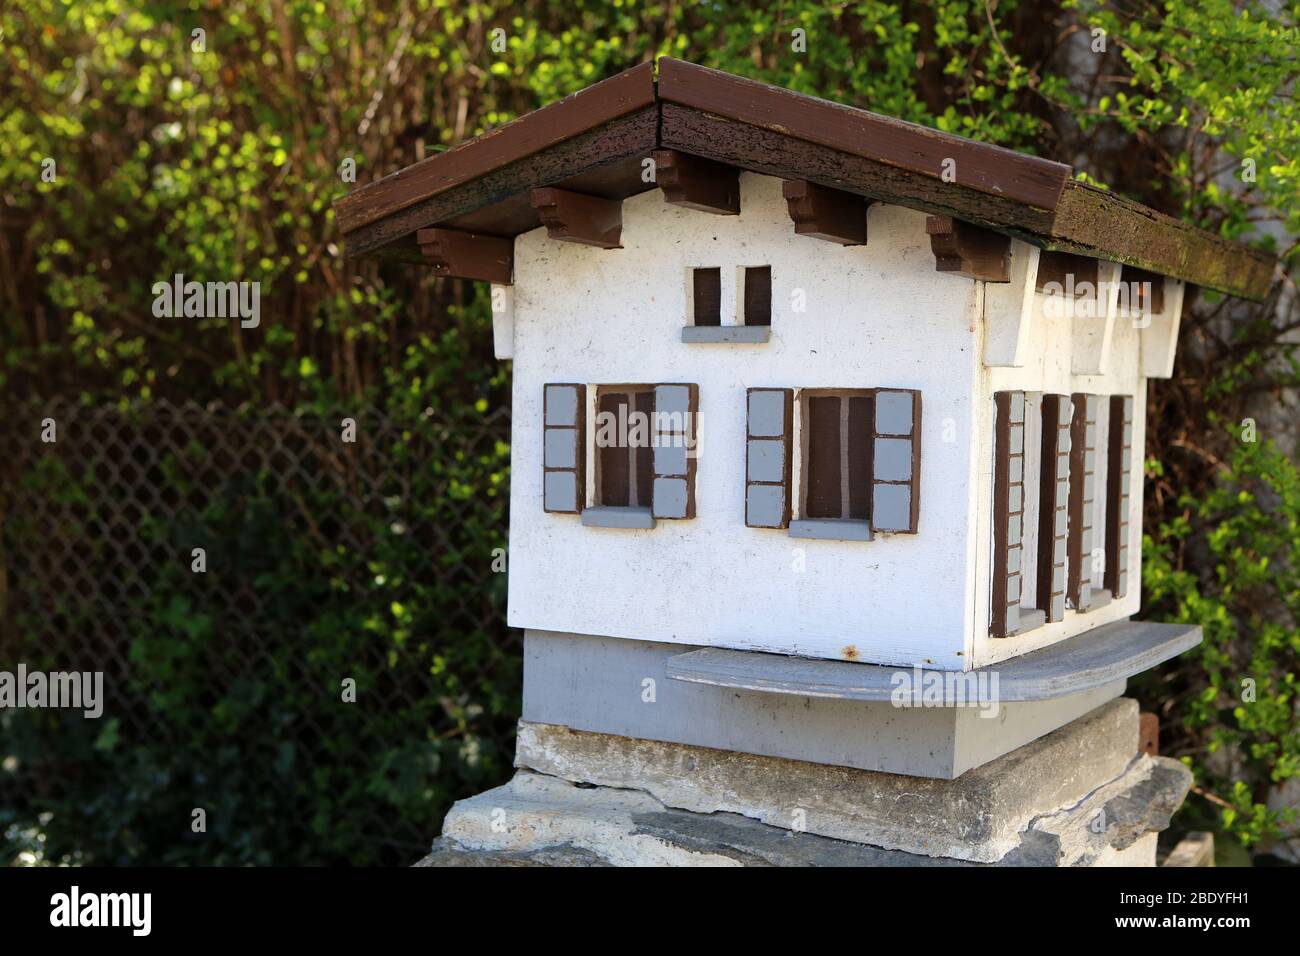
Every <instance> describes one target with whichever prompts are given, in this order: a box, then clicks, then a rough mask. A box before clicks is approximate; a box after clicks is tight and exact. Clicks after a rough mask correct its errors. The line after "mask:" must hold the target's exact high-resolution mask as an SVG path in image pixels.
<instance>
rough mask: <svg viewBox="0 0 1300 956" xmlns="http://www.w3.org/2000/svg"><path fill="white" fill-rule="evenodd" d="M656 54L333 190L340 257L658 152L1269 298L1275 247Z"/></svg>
mask: <svg viewBox="0 0 1300 956" xmlns="http://www.w3.org/2000/svg"><path fill="white" fill-rule="evenodd" d="M655 66H656V64H653V63H643V64H641V65H640V66H636V67H633V68H632V69H630V70H627V71H625V72H623V73H620V74H618V75H617V76H614V77H611V78H610V79H608V80H604V81H602V82H600V83H596V84H595V85H593V86H590V87H587V88H586V89H584V90H582V91H580V92H578V93H575V94H573V95H572V96H570V97H567V98H566V99H563V100H560V101H559V102H557V103H552V104H550V105H549V106H546V107H543V108H542V109H539V110H537V111H536V112H533V113H529V114H527V115H525V116H522V117H520V118H519V119H517V120H515V121H514V122H512V123H509V124H507V125H506V126H503V127H501V128H500V129H496V130H493V131H492V132H489V133H485V134H484V135H482V136H479V137H478V138H476V139H473V140H470V141H468V142H466V143H464V144H462V145H460V146H457V147H455V148H454V149H451V150H448V151H447V152H444V153H439V154H437V155H435V156H431V157H429V158H427V159H424V160H421V161H420V162H418V163H415V164H414V165H412V166H408V167H407V168H406V169H403V170H400V171H398V172H396V173H394V174H393V175H391V176H386V177H385V178H383V179H381V180H379V181H377V182H374V183H371V184H369V185H367V186H363V187H361V188H359V189H356V190H354V191H353V192H351V193H349V194H348V195H346V196H343V197H341V198H340V199H338V200H336V201H335V203H334V210H335V215H336V216H337V218H338V221H339V226H340V228H341V229H342V231H343V236H344V245H345V249H346V253H347V254H348V255H350V256H383V257H391V258H397V259H403V260H408V261H411V262H422V261H424V260H423V258H422V257H421V255H420V252H419V249H418V246H417V244H416V241H415V233H416V231H417V230H419V229H421V228H425V227H428V226H433V225H438V226H444V227H447V228H452V229H461V230H466V231H473V232H478V233H483V234H487V235H494V236H506V237H513V236H516V235H519V234H520V233H522V232H527V231H528V230H531V229H535V228H537V227H538V226H539V225H540V220H539V218H538V213H537V210H536V209H534V208H533V206H532V205H531V203H530V202H529V198H528V193H529V190H530V189H532V188H533V187H536V186H559V187H561V188H564V189H570V190H573V191H574V192H580V193H587V194H591V195H596V196H601V197H603V198H606V199H626V198H627V197H628V196H631V195H634V194H636V193H639V192H644V191H645V190H647V189H651V188H653V186H654V184H653V183H647V182H645V181H644V177H643V176H642V162H643V160H644V159H645V158H647V157H648V156H649V155H650V152H651V150H654V149H675V150H678V151H680V152H684V153H692V154H695V155H697V156H703V157H705V158H707V159H712V160H716V161H718V162H722V163H726V164H729V165H732V166H736V167H738V168H740V169H746V170H750V171H753V172H758V173H765V174H768V175H772V176H779V177H782V178H784V179H805V180H810V181H812V182H816V183H820V184H821V185H823V186H830V187H833V188H836V189H840V190H844V191H846V192H851V193H857V194H860V195H863V196H867V197H870V198H872V199H878V200H881V201H884V202H888V203H894V204H897V205H901V206H909V207H911V208H914V209H920V210H923V211H925V212H929V213H933V214H937V215H945V216H953V217H955V218H958V219H962V220H965V221H967V222H972V223H976V224H978V225H981V226H985V227H987V228H990V229H993V230H995V231H997V232H1001V233H1004V234H1007V235H1012V236H1015V237H1017V238H1020V239H1023V240H1025V241H1027V242H1031V243H1033V244H1034V245H1037V246H1041V247H1042V248H1044V249H1049V250H1057V251H1062V252H1071V253H1076V254H1080V255H1086V256H1092V257H1095V258H1099V259H1108V260H1112V261H1116V262H1123V263H1125V264H1127V265H1131V266H1136V267H1138V268H1142V269H1148V270H1150V271H1152V272H1157V273H1160V274H1162V275H1168V276H1173V277H1175V278H1179V279H1184V280H1186V281H1188V282H1193V283H1196V284H1197V285H1202V286H1206V287H1209V288H1212V289H1217V290H1219V291H1221V292H1226V293H1230V294H1233V295H1239V296H1243V297H1245V298H1249V299H1261V298H1263V297H1264V296H1265V294H1266V293H1267V291H1268V287H1269V284H1270V282H1271V281H1272V278H1273V271H1274V260H1273V259H1272V258H1271V257H1270V256H1268V255H1266V254H1264V253H1262V252H1258V251H1255V250H1252V249H1249V248H1247V247H1245V246H1242V245H1240V244H1238V243H1234V242H1231V241H1229V240H1226V239H1223V238H1221V237H1219V236H1216V235H1214V234H1212V233H1209V232H1206V231H1204V230H1202V229H1197V228H1195V227H1193V226H1191V225H1188V224H1187V223H1184V222H1182V221H1181V220H1178V219H1174V218H1172V217H1170V216H1166V215H1164V214H1163V213H1159V212H1156V211H1155V210H1154V209H1149V208H1147V207H1145V206H1142V205H1140V204H1139V203H1135V202H1132V201H1130V200H1128V199H1125V198H1124V197H1122V196H1118V195H1116V194H1114V193H1109V192H1106V191H1104V190H1100V189H1096V188H1095V187H1092V186H1088V185H1085V184H1084V183H1081V182H1079V181H1077V180H1075V179H1073V178H1072V176H1073V171H1072V170H1071V168H1070V167H1069V166H1066V165H1063V164H1061V163H1056V162H1052V161H1050V160H1046V159H1040V158H1038V157H1035V156H1026V155H1024V154H1022V153H1017V152H1014V151H1012V150H1008V149H1003V148H1002V147H999V146H990V145H988V144H986V143H979V142H976V141H974V140H970V139H966V138H965V137H962V136H956V135H953V134H951V133H942V132H939V131H937V130H933V129H930V128H928V127H925V126H920V125H918V124H916V123H908V122H905V121H903V120H898V119H894V118H892V117H888V116H881V115H879V114H876V113H871V112H868V111H867V110H861V109H857V108H855V107H850V106H843V105H841V104H838V103H832V102H830V101H828V100H822V99H818V98H816V97H812V96H806V95H804V94H802V93H794V92H791V91H790V90H786V89H782V88H780V87H775V86H771V85H769V84H766V83H759V82H757V81H754V80H747V79H744V78H742V77H738V76H733V75H731V74H729V73H722V72H720V71H718V70H711V69H707V68H705V67H701V66H696V65H695V64H692V63H685V62H683V61H681V60H674V59H670V58H662V59H660V60H658V62H657V67H658V79H657V82H656V78H655V72H654V71H655ZM947 160H952V161H953V162H954V163H955V167H954V166H953V163H946V162H945V161H947ZM945 169H953V170H954V171H955V179H954V181H952V182H946V181H945V177H944V172H945ZM948 178H953V177H952V176H951V175H950V176H949V177H948Z"/></svg>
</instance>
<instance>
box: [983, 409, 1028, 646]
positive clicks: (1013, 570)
mask: <svg viewBox="0 0 1300 956" xmlns="http://www.w3.org/2000/svg"><path fill="white" fill-rule="evenodd" d="M993 404H994V409H995V417H994V426H993V569H992V571H993V601H992V604H993V606H992V608H991V614H990V618H991V619H990V624H989V631H990V633H991V634H992V635H993V636H994V637H1010V636H1011V635H1012V634H1014V633H1015V632H1016V628H1017V627H1019V625H1020V584H1021V574H1020V569H1021V551H1022V550H1023V546H1022V545H1023V536H1022V532H1023V518H1024V511H1025V393H1024V392H997V393H995V394H994V396H993Z"/></svg>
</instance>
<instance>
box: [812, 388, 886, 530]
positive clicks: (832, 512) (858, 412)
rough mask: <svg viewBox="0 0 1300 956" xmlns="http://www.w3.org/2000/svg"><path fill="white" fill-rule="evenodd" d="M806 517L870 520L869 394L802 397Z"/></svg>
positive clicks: (816, 393) (849, 393)
mask: <svg viewBox="0 0 1300 956" xmlns="http://www.w3.org/2000/svg"><path fill="white" fill-rule="evenodd" d="M803 399H804V401H803V408H802V413H803V434H804V454H805V458H804V467H805V471H804V482H803V489H804V498H803V508H802V510H801V514H802V516H803V517H805V518H838V519H843V520H849V521H851V520H857V521H867V520H868V519H869V518H870V516H871V513H870V512H871V420H872V396H871V393H870V392H841V393H830V394H828V393H821V392H806V393H804V395H803Z"/></svg>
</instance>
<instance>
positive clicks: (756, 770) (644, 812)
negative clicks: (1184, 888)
mask: <svg viewBox="0 0 1300 956" xmlns="http://www.w3.org/2000/svg"><path fill="white" fill-rule="evenodd" d="M515 763H516V765H517V767H518V768H519V769H518V772H517V773H516V775H515V777H514V778H513V779H512V780H511V781H510V782H509V783H507V784H505V785H504V786H501V787H497V788H496V789H494V790H489V791H487V792H485V793H482V794H479V795H478V796H476V797H472V798H470V799H468V800H462V801H460V802H459V803H457V804H456V805H455V806H454V807H453V808H452V810H451V812H450V813H449V814H448V815H447V819H446V821H445V823H444V827H443V834H442V836H441V837H440V838H439V839H438V840H437V841H436V842H435V844H434V848H433V852H432V854H431V855H430V856H429V857H427V858H426V859H425V860H424V861H422V862H421V864H420V865H426V866H494V865H506V866H536V865H541V866H547V865H584V866H585V865H592V866H597V865H614V866H638V865H670V866H753V865H758V866H771V865H776V866H841V865H844V866H980V865H994V866H1113V865H1126V866H1152V865H1154V863H1155V840H1156V834H1157V832H1158V831H1160V830H1162V829H1164V827H1165V826H1167V825H1168V822H1169V817H1170V815H1171V814H1172V813H1173V812H1174V811H1175V810H1176V809H1177V808H1178V806H1179V805H1180V804H1181V803H1182V800H1183V798H1184V796H1185V795H1186V793H1187V790H1188V788H1189V787H1190V785H1191V775H1190V773H1189V772H1188V771H1187V770H1186V768H1184V767H1183V766H1182V764H1180V763H1178V762H1176V761H1173V760H1169V759H1166V758H1161V757H1154V758H1153V757H1148V756H1144V755H1141V754H1139V753H1138V713H1137V705H1136V703H1135V702H1134V701H1132V700H1129V699H1125V698H1120V699H1117V700H1111V701H1109V702H1108V703H1105V704H1103V705H1102V706H1100V707H1097V708H1096V709H1094V710H1092V711H1090V712H1089V713H1087V714H1085V715H1084V716H1082V717H1079V718H1078V719H1076V720H1073V721H1071V722H1070V723H1068V724H1067V725H1065V726H1064V727H1061V728H1059V729H1057V730H1055V731H1053V732H1051V733H1049V734H1047V735H1045V736H1043V737H1039V738H1038V739H1037V740H1034V741H1032V742H1030V743H1028V744H1025V745H1024V746H1021V747H1019V748H1017V749H1015V750H1013V751H1011V752H1010V753H1007V754H1004V755H1003V756H1001V757H998V758H997V759H995V760H992V761H990V762H988V763H985V764H983V765H982V766H979V767H975V768H974V769H971V770H968V771H967V772H965V773H963V774H961V775H960V776H959V777H957V778H956V779H943V778H925V777H914V776H902V775H898V774H892V773H882V772H878V771H870V770H860V769H855V768H851V767H843V766H833V765H827V764H818V763H810V762H805V761H799V760H790V759H785V758H781V757H768V756H758V755H754V754H746V753H737V752H732V751H726V750H715V749H711V748H707V747H698V746H693V745H690V744H680V743H671V742H662V741H651V740H645V739H639V738H631V737H622V736H615V735H612V734H605V733H593V732H585V731H575V730H571V729H569V728H567V727H563V726H559V725H555V724H543V723H535V722H529V721H523V722H521V724H520V730H519V744H518V750H517V753H516V758H515Z"/></svg>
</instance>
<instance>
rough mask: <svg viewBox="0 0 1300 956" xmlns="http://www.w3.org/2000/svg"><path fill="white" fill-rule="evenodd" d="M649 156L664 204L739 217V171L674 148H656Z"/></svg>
mask: <svg viewBox="0 0 1300 956" xmlns="http://www.w3.org/2000/svg"><path fill="white" fill-rule="evenodd" d="M652 156H653V158H654V162H655V182H656V183H658V184H659V188H660V189H662V190H663V191H664V199H665V200H666V201H668V202H670V203H672V204H673V205H675V206H685V207H686V208H687V209H695V210H698V211H699V212H711V213H714V214H715V215H719V216H738V215H740V172H739V170H737V169H736V167H735V166H727V165H725V164H723V163H715V162H714V161H713V160H711V159H704V158H703V157H700V156H693V155H692V154H690V153H682V152H678V151H677V150H675V149H656V150H655V151H654V152H653V153H652Z"/></svg>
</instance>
